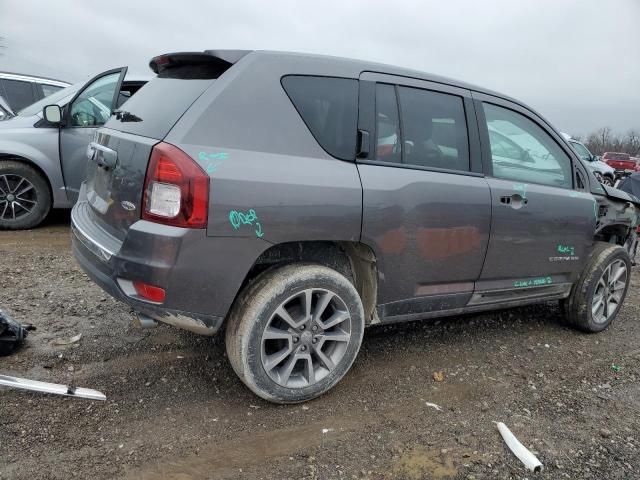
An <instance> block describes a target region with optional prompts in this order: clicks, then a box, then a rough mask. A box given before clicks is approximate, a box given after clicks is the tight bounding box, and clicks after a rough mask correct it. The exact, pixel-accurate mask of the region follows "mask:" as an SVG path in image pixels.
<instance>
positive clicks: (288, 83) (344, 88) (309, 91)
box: [282, 75, 358, 160]
mask: <svg viewBox="0 0 640 480" xmlns="http://www.w3.org/2000/svg"><path fill="white" fill-rule="evenodd" d="M282 86H283V88H284V90H285V92H286V93H287V95H288V96H289V98H290V99H291V102H292V103H293V105H294V107H295V108H296V110H297V111H298V113H299V114H300V116H301V117H302V120H303V121H304V123H305V124H306V125H307V127H308V128H309V130H310V131H311V134H312V135H313V136H314V138H315V139H316V141H317V142H318V143H319V144H320V146H321V147H322V148H323V149H324V150H326V151H327V153H329V154H330V155H332V156H334V157H336V158H340V159H342V160H353V159H354V158H355V154H356V138H357V122H358V81H357V80H354V79H347V78H336V77H315V76H306V75H289V76H286V77H283V78H282Z"/></svg>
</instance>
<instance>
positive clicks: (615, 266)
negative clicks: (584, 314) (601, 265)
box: [591, 260, 628, 323]
mask: <svg viewBox="0 0 640 480" xmlns="http://www.w3.org/2000/svg"><path fill="white" fill-rule="evenodd" d="M627 276H628V272H627V264H626V263H625V262H624V261H622V260H615V261H613V262H612V263H610V264H609V265H608V266H607V268H605V269H604V272H602V276H601V277H600V279H599V280H598V284H597V285H596V290H595V292H594V293H593V300H592V301H591V314H592V316H593V321H594V322H596V323H606V322H607V321H608V320H609V318H611V316H612V315H613V314H614V312H615V311H616V309H617V308H618V307H619V306H620V303H621V302H622V296H623V295H624V291H625V288H626V286H627Z"/></svg>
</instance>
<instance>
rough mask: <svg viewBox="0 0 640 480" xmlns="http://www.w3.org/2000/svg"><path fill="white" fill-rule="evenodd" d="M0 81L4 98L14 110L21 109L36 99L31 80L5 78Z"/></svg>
mask: <svg viewBox="0 0 640 480" xmlns="http://www.w3.org/2000/svg"><path fill="white" fill-rule="evenodd" d="M0 83H1V84H2V87H3V89H4V97H5V100H6V101H7V102H8V103H9V106H10V107H11V109H12V110H13V111H14V112H17V111H18V110H22V109H23V108H24V107H27V106H29V105H31V104H32V103H33V102H35V101H36V100H37V99H36V98H35V95H34V93H33V86H32V85H31V82H24V81H22V80H9V79H6V78H5V79H3V80H0Z"/></svg>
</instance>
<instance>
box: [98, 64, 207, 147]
mask: <svg viewBox="0 0 640 480" xmlns="http://www.w3.org/2000/svg"><path fill="white" fill-rule="evenodd" d="M214 81H215V80H180V79H176V78H157V77H156V78H154V79H152V80H150V81H149V82H148V83H147V84H145V85H144V86H143V87H142V88H140V90H138V91H137V92H135V93H134V94H132V95H131V97H130V98H129V97H127V96H126V94H124V95H123V94H121V95H120V96H119V98H118V105H119V106H118V108H119V109H120V110H123V111H125V112H128V114H130V115H129V116H127V117H121V119H124V120H127V121H122V120H118V119H117V118H116V117H115V116H113V117H111V119H110V120H109V122H108V123H107V127H109V128H113V129H114V130H120V131H122V132H128V133H133V134H135V135H142V136H143V137H149V138H157V139H162V138H164V137H165V136H166V135H167V133H169V130H171V128H172V127H173V126H174V125H175V123H176V122H177V121H178V120H179V119H180V117H181V116H182V115H183V114H184V112H186V111H187V109H188V108H189V107H190V106H191V105H192V104H193V102H195V101H196V100H197V98H198V97H199V96H200V95H202V92H204V91H205V90H206V89H207V87H209V86H210V85H212V84H213V82H214ZM202 128H203V130H202V133H201V135H202V141H203V142H206V141H209V140H208V139H209V138H210V137H211V125H210V124H209V123H208V122H203V125H202Z"/></svg>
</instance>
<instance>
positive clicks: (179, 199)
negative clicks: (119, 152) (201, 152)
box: [142, 142, 209, 228]
mask: <svg viewBox="0 0 640 480" xmlns="http://www.w3.org/2000/svg"><path fill="white" fill-rule="evenodd" d="M142 204H143V208H142V218H143V219H145V220H149V221H152V222H156V223H163V224H165V225H173V226H175V227H185V228H205V227H206V226H207V216H208V210H209V176H208V175H207V174H206V173H205V171H204V170H203V169H202V168H201V167H200V165H198V164H197V163H196V162H195V160H193V159H192V158H191V157H190V156H189V155H187V154H186V153H184V152H183V151H182V150H180V149H179V148H178V147H175V146H173V145H171V144H169V143H164V142H162V143H159V144H157V145H156V146H155V147H153V150H152V151H151V158H150V159H149V166H148V167H147V175H146V178H145V180H144V193H143V201H142Z"/></svg>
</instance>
